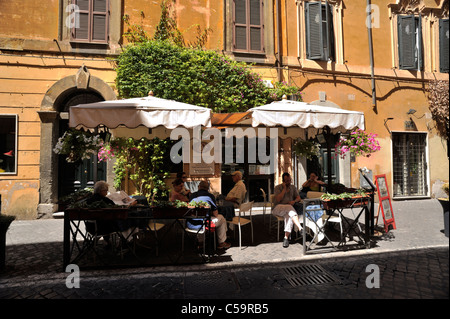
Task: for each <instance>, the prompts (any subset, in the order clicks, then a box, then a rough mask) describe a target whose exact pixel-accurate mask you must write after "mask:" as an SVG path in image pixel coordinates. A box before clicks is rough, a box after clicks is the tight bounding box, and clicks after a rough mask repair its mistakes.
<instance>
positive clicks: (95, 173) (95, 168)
mask: <svg viewBox="0 0 450 319" xmlns="http://www.w3.org/2000/svg"><path fill="white" fill-rule="evenodd" d="M95 135H98V127H96V128H95ZM92 168H93V170H94V172H93V176H92V177H93V179H94V184H95V183H97V179H98V151H96V152H95V154H94V163H93V167H92Z"/></svg>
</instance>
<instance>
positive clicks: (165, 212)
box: [152, 206, 209, 219]
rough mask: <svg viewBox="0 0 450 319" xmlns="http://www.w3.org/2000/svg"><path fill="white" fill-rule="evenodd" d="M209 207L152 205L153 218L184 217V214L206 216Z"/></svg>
mask: <svg viewBox="0 0 450 319" xmlns="http://www.w3.org/2000/svg"><path fill="white" fill-rule="evenodd" d="M208 212H209V208H190V207H180V208H176V207H170V206H169V207H152V215H153V218H162V219H163V218H182V217H184V216H206V214H207V213H208Z"/></svg>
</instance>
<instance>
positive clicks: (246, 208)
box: [227, 201, 254, 249]
mask: <svg viewBox="0 0 450 319" xmlns="http://www.w3.org/2000/svg"><path fill="white" fill-rule="evenodd" d="M253 203H254V201H251V202H248V203H242V204H241V206H240V209H239V214H238V216H235V217H233V220H231V221H227V223H228V224H232V225H237V226H238V227H239V248H241V249H242V234H241V232H242V231H241V226H245V225H248V224H250V226H251V231H252V244H253V222H252V208H253ZM245 212H249V217H250V219H247V218H243V217H241V215H242V214H243V213H244V214H245ZM234 232H236V229H235V230H234Z"/></svg>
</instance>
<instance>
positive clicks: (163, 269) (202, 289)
mask: <svg viewBox="0 0 450 319" xmlns="http://www.w3.org/2000/svg"><path fill="white" fill-rule="evenodd" d="M392 205H393V213H394V216H395V221H396V226H397V229H396V230H393V231H391V232H390V234H389V235H390V236H383V237H381V238H374V240H373V247H372V248H370V249H358V250H351V251H338V252H326V253H312V254H308V255H303V249H302V246H301V245H300V244H299V243H295V244H291V245H290V246H289V248H287V249H283V248H282V243H281V242H276V236H275V234H274V233H273V232H272V233H271V234H269V232H268V230H269V229H268V226H267V224H265V225H263V223H262V216H260V215H258V216H257V220H258V221H259V224H257V225H255V232H257V233H256V234H255V244H254V245H250V246H243V249H242V250H241V249H239V247H235V246H233V247H231V248H230V249H228V250H227V251H226V252H225V253H224V254H223V255H221V256H220V258H219V259H216V260H215V261H213V262H211V263H207V264H196V265H173V266H155V267H140V268H128V269H100V270H82V272H81V278H82V279H81V283H82V288H81V289H68V288H67V287H66V278H67V276H68V273H65V272H63V271H62V237H63V236H62V235H63V227H62V226H63V221H62V220H35V221H14V222H13V223H12V225H11V228H10V230H9V231H8V233H7V239H6V240H7V256H6V269H5V271H4V272H3V273H0V299H21V298H32V299H34V298H44V299H57V298H62V299H71V298H81V299H84V298H153V299H158V298H205V294H206V296H207V297H208V298H212V299H215V298H229V299H234V298H310V297H311V298H343V297H344V296H347V297H348V298H448V246H449V240H448V238H447V237H445V236H444V234H443V228H444V224H443V213H442V208H441V206H440V204H439V203H438V202H437V200H432V199H430V200H413V201H401V202H400V201H394V202H393V203H392ZM377 208H378V205H376V206H375V213H376V212H377ZM266 222H267V215H266ZM382 223H383V221H382V217H381V213H380V218H379V225H382ZM255 224H256V223H255ZM245 232H246V234H244V237H243V243H244V245H247V244H248V243H249V242H250V236H249V234H248V233H249V231H248V230H247V231H246V230H245V229H244V233H245ZM369 264H376V265H377V266H378V267H379V269H380V276H381V284H382V287H383V285H384V288H385V289H377V290H373V289H367V287H366V286H365V280H366V278H367V276H368V273H367V272H366V267H367V265H369ZM302 265H319V266H320V267H321V268H320V267H319V268H320V271H319V273H320V272H321V271H322V272H323V273H325V275H330V274H331V278H334V279H335V282H333V280H331V282H328V283H325V284H318V285H304V286H294V285H293V281H292V278H291V277H289V276H288V275H286V272H285V271H284V270H282V268H286V267H288V268H289V267H293V268H294V270H296V269H297V268H298V267H300V268H301V267H303V266H302ZM307 268H308V267H307ZM255 270H256V271H255ZM308 276H309V275H308ZM308 276H306V277H308ZM198 277H201V278H204V280H206V282H205V281H204V282H202V281H199V280H196V278H197V279H198ZM206 278H208V279H206ZM199 282H200V283H199ZM144 283H145V284H144ZM255 283H258V284H255ZM202 285H203V286H202ZM418 286H420V287H423V288H422V290H421V289H419V288H418ZM214 287H216V288H214ZM406 287H409V288H408V289H406ZM83 288H84V289H83ZM277 296H278V297H277Z"/></svg>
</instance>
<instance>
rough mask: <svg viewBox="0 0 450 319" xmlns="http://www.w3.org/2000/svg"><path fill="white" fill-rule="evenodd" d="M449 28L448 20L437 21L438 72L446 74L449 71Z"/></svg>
mask: <svg viewBox="0 0 450 319" xmlns="http://www.w3.org/2000/svg"><path fill="white" fill-rule="evenodd" d="M448 46H449V28H448V19H441V20H439V70H440V71H441V72H443V73H448V72H449V70H448V68H449V65H448V64H449V61H448V60H449V52H448Z"/></svg>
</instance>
